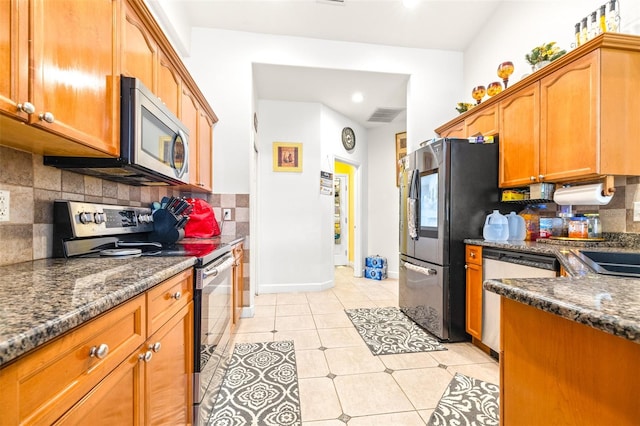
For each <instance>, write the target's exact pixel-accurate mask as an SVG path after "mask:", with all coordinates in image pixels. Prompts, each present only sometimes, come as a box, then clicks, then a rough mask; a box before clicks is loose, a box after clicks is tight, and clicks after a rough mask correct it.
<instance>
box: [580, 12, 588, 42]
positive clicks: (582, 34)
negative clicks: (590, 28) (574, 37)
mask: <svg viewBox="0 0 640 426" xmlns="http://www.w3.org/2000/svg"><path fill="white" fill-rule="evenodd" d="M586 42H587V18H582V22H581V23H580V45H583V44H585V43H586Z"/></svg>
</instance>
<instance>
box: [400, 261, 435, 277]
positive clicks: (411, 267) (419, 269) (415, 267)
mask: <svg viewBox="0 0 640 426" xmlns="http://www.w3.org/2000/svg"><path fill="white" fill-rule="evenodd" d="M404 267H405V268H407V269H409V270H411V271H414V272H417V273H419V274H422V275H436V274H437V273H438V271H436V270H435V269H430V268H423V267H422V266H418V265H414V264H412V263H409V262H404Z"/></svg>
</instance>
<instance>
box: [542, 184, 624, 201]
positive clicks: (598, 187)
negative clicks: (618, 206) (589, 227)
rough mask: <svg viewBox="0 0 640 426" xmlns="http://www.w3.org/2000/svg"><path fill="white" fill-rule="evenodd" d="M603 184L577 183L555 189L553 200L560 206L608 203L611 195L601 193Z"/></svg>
mask: <svg viewBox="0 0 640 426" xmlns="http://www.w3.org/2000/svg"><path fill="white" fill-rule="evenodd" d="M602 188H603V185H602V184H601V183H595V184H593V185H579V186H571V187H568V188H560V189H556V191H555V192H554V194H553V201H555V202H556V204H560V205H562V206H569V205H573V206H584V205H589V206H591V205H597V206H604V205H605V204H609V201H611V199H612V198H613V195H602Z"/></svg>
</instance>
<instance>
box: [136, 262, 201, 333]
mask: <svg viewBox="0 0 640 426" xmlns="http://www.w3.org/2000/svg"><path fill="white" fill-rule="evenodd" d="M192 297H193V270H191V269H187V270H186V271H183V272H181V273H179V274H178V275H176V276H174V277H172V278H169V279H168V280H166V281H165V282H164V283H162V284H159V285H157V286H155V287H153V288H152V289H151V290H149V291H148V292H147V311H148V322H147V330H148V333H149V334H151V333H155V332H156V331H157V330H158V328H160V326H161V325H162V324H164V323H166V322H167V321H168V320H169V318H171V317H172V316H174V315H175V314H176V312H177V311H179V310H180V309H182V307H183V306H185V305H187V304H188V303H189V301H191V299H192Z"/></svg>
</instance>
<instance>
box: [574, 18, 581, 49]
mask: <svg viewBox="0 0 640 426" xmlns="http://www.w3.org/2000/svg"><path fill="white" fill-rule="evenodd" d="M575 37H576V47H578V46H580V22H578V23H576V26H575Z"/></svg>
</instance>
